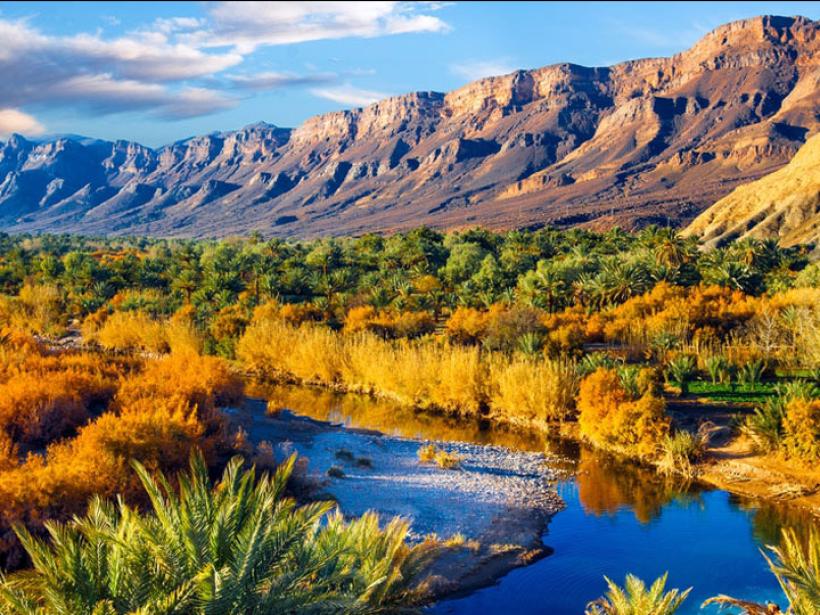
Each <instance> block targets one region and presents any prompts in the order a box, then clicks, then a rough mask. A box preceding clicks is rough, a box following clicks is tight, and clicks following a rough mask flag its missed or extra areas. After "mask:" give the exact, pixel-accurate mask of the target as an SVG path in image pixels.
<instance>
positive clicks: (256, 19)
mask: <svg viewBox="0 0 820 615" xmlns="http://www.w3.org/2000/svg"><path fill="white" fill-rule="evenodd" d="M207 7H208V8H207V12H206V13H205V15H204V16H202V17H164V18H161V19H156V20H154V21H153V22H151V23H150V25H148V26H146V27H142V28H140V29H137V30H134V31H130V32H127V33H125V34H119V35H117V36H115V37H111V36H105V34H104V32H103V30H98V31H89V32H79V33H76V34H73V35H52V34H46V33H44V32H43V31H41V30H39V29H38V28H37V27H36V26H35V25H33V23H34V22H35V21H36V18H29V19H16V20H13V19H9V18H4V17H3V16H2V15H0V41H3V43H2V45H1V46H0V75H2V76H3V81H4V83H5V84H6V86H5V87H3V88H0V109H6V110H9V109H11V110H18V111H19V112H20V113H23V114H24V115H25V111H29V110H30V109H29V107H33V108H34V110H35V111H37V110H38V109H44V108H47V107H59V108H66V107H71V108H73V109H76V110H78V111H80V112H82V113H95V114H109V113H120V112H129V111H140V112H143V113H148V114H152V115H154V116H156V117H161V118H169V119H174V118H179V117H192V116H195V115H206V114H209V113H215V112H218V111H221V110H224V109H227V108H230V107H233V106H235V105H237V104H239V101H240V98H239V97H238V96H237V95H236V91H237V90H244V91H245V92H246V95H247V94H248V93H252V92H259V91H264V90H270V89H276V88H283V87H295V86H303V87H310V86H320V85H326V86H327V87H323V88H318V89H317V90H316V92H315V93H316V95H317V96H322V97H324V98H328V99H331V100H336V101H337V102H342V103H344V104H355V105H359V104H367V103H368V102H371V101H372V100H374V99H377V98H380V97H382V96H383V94H382V93H380V92H375V91H370V90H363V89H359V88H356V87H354V86H352V85H351V84H349V83H347V82H343V80H344V79H347V78H349V77H352V76H354V75H353V72H352V71H344V70H336V71H334V73H332V74H331V73H324V72H321V71H319V70H314V71H311V72H310V73H308V74H304V75H302V74H297V73H292V72H287V71H267V72H264V71H263V72H256V73H253V72H250V71H246V72H242V71H241V69H240V67H241V65H242V64H243V63H244V62H245V61H246V60H247V59H248V57H249V56H250V55H251V54H253V52H254V50H256V49H257V48H259V47H263V46H269V45H285V44H291V43H302V42H305V41H316V40H326V39H340V38H350V37H359V38H361V37H374V36H391V35H398V34H404V33H408V32H443V31H446V30H447V29H448V28H449V26H448V25H447V24H446V23H445V22H444V21H442V20H441V19H440V18H439V17H437V16H436V15H434V14H433V13H435V12H436V11H438V10H439V9H440V8H441V6H440V5H439V4H437V3H427V2H237V3H234V2H215V3H211V4H208V5H207ZM107 21H108V23H110V24H111V25H117V24H118V20H117V19H107ZM228 71H231V73H230V74H227V73H228ZM334 83H335V84H337V85H333V86H332V87H331V84H334ZM23 109H25V111H23ZM29 117H31V116H29ZM7 121H9V122H11V120H7ZM21 121H22V120H21ZM31 127H32V129H33V125H31Z"/></svg>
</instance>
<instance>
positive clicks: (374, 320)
mask: <svg viewBox="0 0 820 615" xmlns="http://www.w3.org/2000/svg"><path fill="white" fill-rule="evenodd" d="M435 326H436V323H435V320H434V319H433V317H432V315H430V314H429V313H428V312H411V311H403V312H389V311H386V310H381V311H379V312H377V311H376V310H375V309H374V308H373V307H372V306H369V305H365V306H359V307H354V308H351V309H350V310H349V311H348V313H347V316H346V317H345V332H347V333H361V332H363V331H368V332H370V333H375V334H376V335H378V336H379V337H383V338H385V339H396V338H413V337H419V336H421V335H425V334H427V333H432V332H433V331H434V330H435Z"/></svg>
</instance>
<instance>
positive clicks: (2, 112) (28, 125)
mask: <svg viewBox="0 0 820 615" xmlns="http://www.w3.org/2000/svg"><path fill="white" fill-rule="evenodd" d="M45 130H46V129H45V127H44V126H43V125H42V124H41V123H40V122H38V121H37V119H36V118H34V117H32V116H31V115H29V114H28V113H23V112H22V111H20V110H19V109H0V138H3V139H5V138H7V137H8V136H9V135H10V134H11V133H13V132H18V133H20V134H23V135H28V136H34V135H41V134H43V133H44V132H45Z"/></svg>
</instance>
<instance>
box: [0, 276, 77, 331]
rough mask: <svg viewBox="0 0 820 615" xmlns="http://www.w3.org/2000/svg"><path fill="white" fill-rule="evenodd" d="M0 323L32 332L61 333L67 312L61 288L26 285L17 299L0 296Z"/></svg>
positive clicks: (44, 285)
mask: <svg viewBox="0 0 820 615" xmlns="http://www.w3.org/2000/svg"><path fill="white" fill-rule="evenodd" d="M0 322H5V323H6V324H8V325H10V326H11V327H14V328H16V329H20V330H22V331H26V332H31V333H41V334H45V335H58V334H60V333H62V332H63V331H64V330H65V324H66V310H65V308H64V305H63V299H62V294H61V293H60V289H59V288H57V287H56V286H53V285H51V284H24V285H23V286H22V288H21V289H20V292H19V294H18V295H17V297H5V296H3V297H0Z"/></svg>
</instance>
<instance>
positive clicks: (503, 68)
mask: <svg viewBox="0 0 820 615" xmlns="http://www.w3.org/2000/svg"><path fill="white" fill-rule="evenodd" d="M514 70H516V67H515V66H514V65H513V63H512V62H511V61H510V60H509V59H507V58H496V59H492V60H470V61H467V62H459V63H457V64H452V65H451V66H450V71H451V72H453V73H454V74H456V75H458V76H459V77H463V78H464V79H467V80H468V81H475V80H477V79H483V78H484V77H494V76H497V75H506V74H508V73H511V72H513V71H514Z"/></svg>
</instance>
